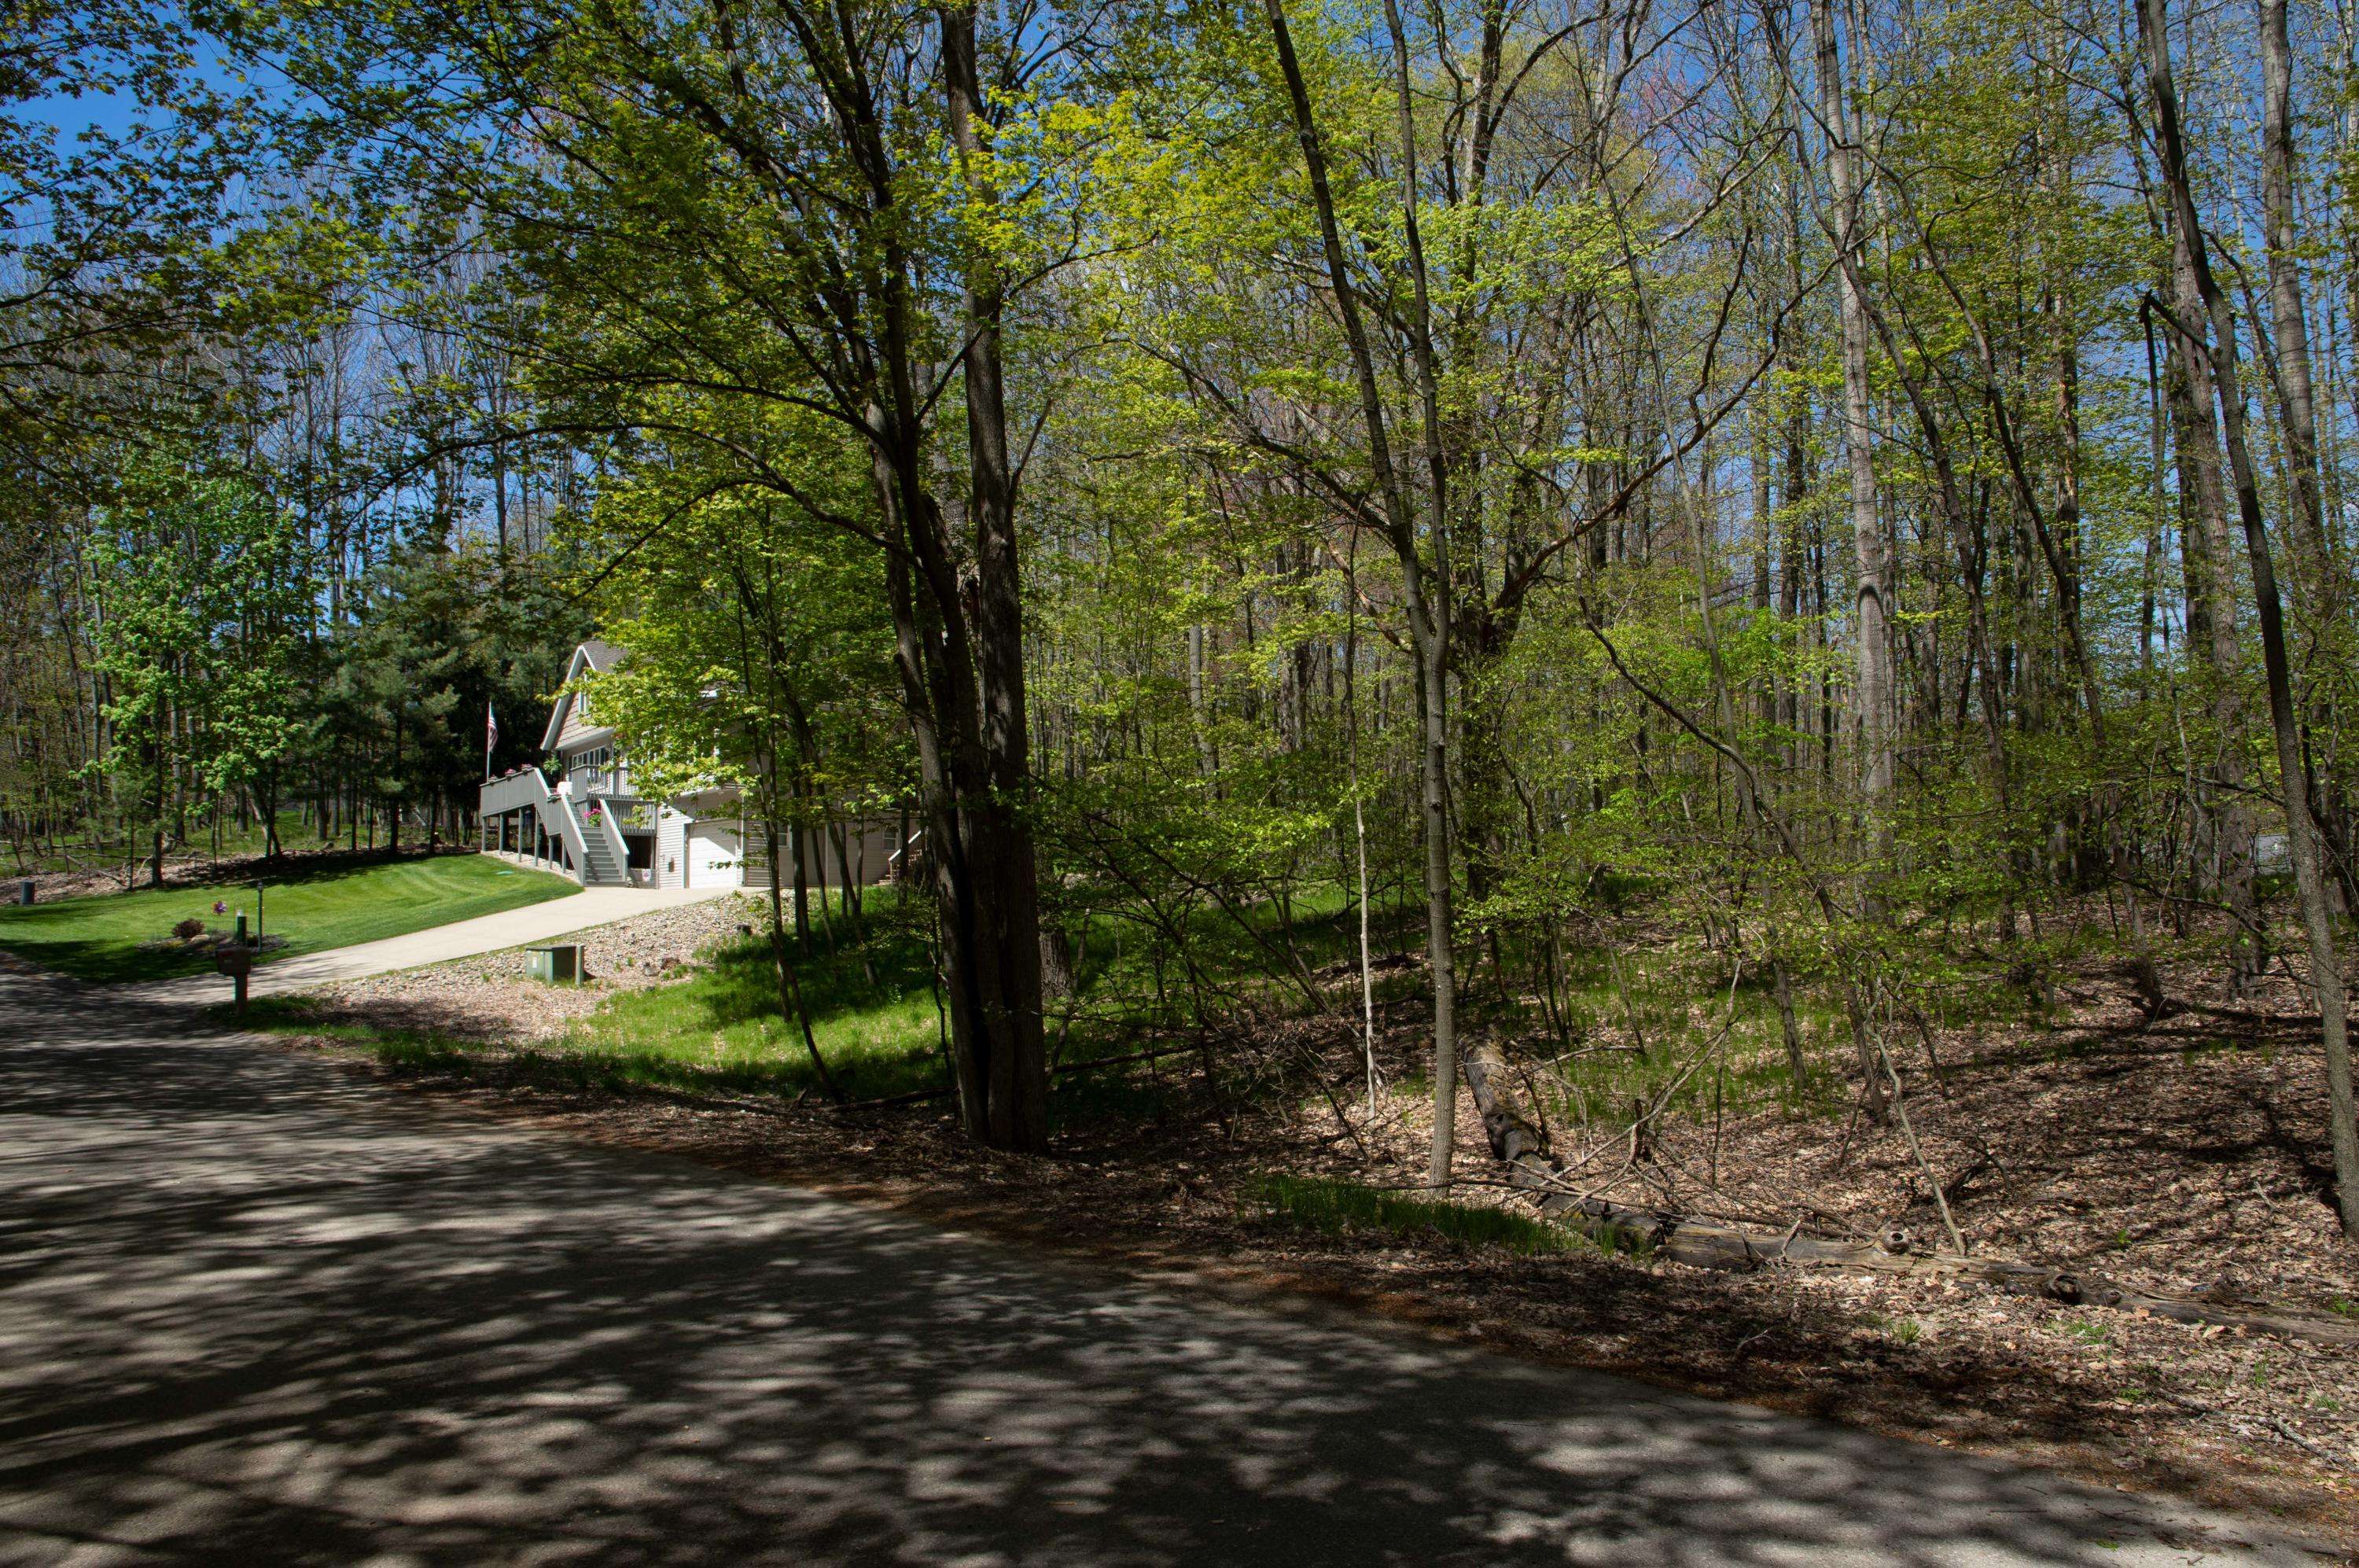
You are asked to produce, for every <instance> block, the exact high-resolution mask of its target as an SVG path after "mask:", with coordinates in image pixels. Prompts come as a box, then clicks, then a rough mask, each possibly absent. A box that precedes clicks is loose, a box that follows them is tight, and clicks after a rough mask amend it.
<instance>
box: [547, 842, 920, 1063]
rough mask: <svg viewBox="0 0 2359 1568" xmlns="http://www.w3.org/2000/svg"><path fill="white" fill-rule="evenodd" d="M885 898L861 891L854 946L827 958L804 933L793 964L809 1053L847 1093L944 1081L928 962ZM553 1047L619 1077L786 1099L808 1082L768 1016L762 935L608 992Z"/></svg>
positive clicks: (780, 1024) (770, 990) (800, 1055)
mask: <svg viewBox="0 0 2359 1568" xmlns="http://www.w3.org/2000/svg"><path fill="white" fill-rule="evenodd" d="M895 905H896V900H895V898H894V896H893V895H892V894H891V893H890V892H889V891H886V890H882V889H880V890H878V891H876V892H872V893H871V894H870V895H869V898H868V909H869V921H868V925H869V936H868V940H867V941H866V942H859V943H854V942H850V941H848V940H847V941H845V942H843V943H842V945H840V946H839V947H838V949H837V950H836V951H835V952H834V953H830V952H828V951H827V948H826V945H825V943H824V942H819V941H817V940H814V941H813V942H812V944H811V951H810V952H807V953H802V954H801V956H800V958H799V961H798V963H797V965H796V969H797V974H798V975H799V978H800V980H801V982H802V990H803V1000H804V1003H805V1004H806V1005H807V1006H808V1007H810V1014H811V1034H812V1036H813V1038H815V1039H816V1040H818V1042H819V1049H820V1054H821V1056H823V1057H825V1058H826V1059H827V1064H828V1068H829V1070H830V1071H831V1072H832V1073H834V1074H835V1077H836V1081H837V1083H839V1084H841V1085H842V1086H843V1089H844V1091H845V1092H846V1093H847V1094H851V1095H853V1097H855V1098H859V1099H868V1098H873V1097H875V1096H877V1095H881V1094H902V1093H906V1092H908V1091H909V1090H912V1089H930V1088H933V1087H936V1086H938V1085H940V1084H941V1083H945V1082H946V1081H947V1080H946V1073H945V1069H944V1066H943V1062H942V1052H941V1045H940V1024H939V1023H938V1021H937V1020H936V1018H935V1014H934V994H933V985H932V976H931V973H930V971H931V968H932V964H931V961H930V959H929V956H928V954H927V951H926V946H925V942H924V939H923V937H922V936H921V934H920V932H919V930H918V929H917V928H916V927H914V926H913V925H912V924H911V923H909V922H908V921H907V920H900V919H897V918H896V914H897V910H896V908H895ZM839 934H840V935H841V936H843V937H844V938H847V939H848V938H849V937H850V935H851V933H850V932H848V931H840V932H839ZM863 961H865V962H863ZM562 1049H563V1050H564V1051H567V1052H569V1053H571V1054H572V1055H574V1056H576V1057H580V1058H583V1059H586V1060H588V1061H591V1062H596V1063H598V1064H600V1065H601V1066H603V1067H604V1068H606V1069H607V1070H609V1071H611V1072H614V1073H617V1074H619V1075H620V1076H623V1077H626V1078H632V1079H636V1080H638V1081H641V1082H648V1083H665V1084H669V1085H673V1086H678V1087H711V1088H719V1089H731V1090H740V1091H743V1090H766V1091H770V1092H774V1093H775V1092H784V1093H787V1094H794V1093H798V1092H799V1091H801V1090H803V1089H806V1088H811V1089H815V1088H816V1087H817V1086H818V1083H819V1079H818V1075H817V1074H816V1073H813V1072H812V1071H811V1067H810V1051H808V1050H806V1049H805V1047H804V1045H803V1038H802V1029H801V1026H800V1025H799V1023H798V1022H797V1021H796V1020H795V1019H794V1018H793V1017H792V1016H791V1015H789V1016H788V1017H785V1018H781V1016H780V1014H779V1008H778V979H777V967H776V965H775V964H773V963H772V961H771V957H770V945H769V942H768V939H767V938H766V936H765V937H756V938H754V939H753V940H751V941H748V940H746V939H745V938H742V937H741V938H736V939H734V940H733V941H731V942H726V943H723V944H722V945H721V946H719V947H718V948H717V949H715V950H714V951H713V952H712V953H711V955H710V964H709V966H708V967H704V968H701V969H699V970H698V971H697V972H696V973H695V974H694V975H692V976H691V977H690V978H689V979H687V980H683V981H679V982H676V983H674V984H671V985H656V986H651V987H648V988H647V989H645V990H638V991H620V992H617V993H615V994H614V996H610V997H609V998H607V1000H606V1002H605V1004H604V1005H603V1006H602V1007H600V1008H599V1009H598V1010H597V1011H596V1012H594V1013H592V1014H591V1015H590V1016H589V1017H588V1018H582V1019H581V1020H579V1021H578V1022H576V1023H575V1024H574V1026H573V1028H572V1029H571V1032H570V1033H569V1035H568V1036H567V1038H566V1040H565V1041H564V1043H563V1047H562Z"/></svg>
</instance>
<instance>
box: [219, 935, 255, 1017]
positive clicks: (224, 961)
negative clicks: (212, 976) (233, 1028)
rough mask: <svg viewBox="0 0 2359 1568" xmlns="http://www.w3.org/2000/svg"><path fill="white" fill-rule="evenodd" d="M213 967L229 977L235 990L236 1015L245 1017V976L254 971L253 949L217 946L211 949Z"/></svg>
mask: <svg viewBox="0 0 2359 1568" xmlns="http://www.w3.org/2000/svg"><path fill="white" fill-rule="evenodd" d="M213 967H214V968H216V969H218V970H220V971H221V972H222V973H223V974H224V975H228V976H229V978H230V984H231V985H234V986H235V987H236V991H237V1016H238V1017H239V1018H244V1017H245V982H246V976H247V975H251V974H253V973H254V949H252V948H250V947H217V948H215V949H213Z"/></svg>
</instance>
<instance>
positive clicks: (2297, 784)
mask: <svg viewBox="0 0 2359 1568" xmlns="http://www.w3.org/2000/svg"><path fill="white" fill-rule="evenodd" d="M2166 3H2167V0H2139V5H2138V33H2139V40H2140V42H2141V43H2142V44H2143V46H2144V48H2145V51H2146V61H2147V79H2148V82H2149V83H2150V85H2151V86H2152V88H2153V92H2154V102H2155V121H2156V129H2157V132H2158V139H2159V141H2160V143H2161V148H2160V150H2161V155H2162V177H2163V186H2164V190H2165V191H2166V192H2167V194H2168V195H2169V200H2170V204H2171V208H2172V212H2173V214H2174V216H2175V217H2176V219H2177V222H2178V231H2179V250H2180V260H2181V265H2182V267H2184V268H2185V269H2186V271H2187V272H2188V273H2189V275H2190V278H2191V280H2192V281H2193V283H2194V284H2195V286H2196V289H2197V291H2198V293H2199V295H2200V298H2201V303H2202V305H2203V307H2204V312H2205V313H2204V317H2203V318H2201V319H2198V320H2196V321H2180V323H2179V330H2180V336H2181V337H2183V338H2185V339H2186V340H2187V343H2188V347H2189V352H2190V354H2191V355H2192V356H2193V358H2194V359H2195V360H2196V362H2197V364H2198V365H2199V366H2200V367H2201V368H2202V369H2203V370H2205V371H2207V372H2208V373H2209V374H2208V376H2205V377H2204V379H2205V380H2208V381H2209V382H2210V383H2211V385H2212V386H2213V387H2215V388H2216V391H2217V395H2218V397H2219V401H2220V422H2221V428H2222V430H2223V434H2224V435H2225V437H2226V440H2227V446H2228V461H2229V463H2230V464H2231V466H2232V467H2233V469H2234V474H2235V481H2236V509H2237V512H2238V514H2239V515H2240V517H2241V518H2242V521H2243V523H2244V526H2245V551H2246V554H2247V555H2248V557H2249V558H2250V561H2251V563H2252V572H2253V601H2254V606H2255V609H2256V612H2257V613H2258V615H2259V617H2260V622H2261V659H2262V663H2263V668H2264V670H2265V672H2266V674H2267V681H2268V692H2269V723H2270V726H2271V728H2272V729H2273V730H2274V731H2275V732H2276V737H2277V768H2278V770H2279V772H2280V774H2281V775H2282V778H2283V786H2282V787H2283V792H2284V795H2285V806H2286V839H2287V847H2288V849H2290V850H2291V851H2292V855H2293V866H2294V883H2295V887H2296V888H2297V890H2298V891H2299V895H2300V898H2301V915H2302V924H2303V927H2304V928H2305V930H2306V931H2307V933H2308V935H2309V938H2310V983H2311V985H2312V987H2313V988H2314V989H2315V990H2316V992H2317V994H2318V1010H2319V1018H2320V1024H2321V1042H2322V1044H2323V1045H2324V1047H2325V1055H2326V1084H2327V1126H2328V1130H2329V1134H2330V1137H2331V1138H2332V1143H2333V1146H2334V1178H2335V1192H2336V1197H2337V1199H2338V1207H2339V1208H2340V1211H2341V1214H2342V1219H2343V1234H2344V1235H2345V1236H2352V1237H2354V1238H2359V1118H2354V1110H2353V1104H2352V1087H2351V1042H2350V1037H2349V1033H2348V1029H2349V1022H2348V1019H2347V1018H2346V1016H2345V1013H2344V1007H2343V964H2342V959H2341V956H2340V955H2339V954H2338V953H2336V952H2335V944H2334V928H2333V924H2332V920H2331V918H2330V916H2329V914H2328V910H2327V907H2326V877H2325V874H2324V867H2323V866H2321V865H2320V855H2319V847H2320V846H2319V840H2318V830H2317V825H2316V823H2315V822H2314V821H2313V819H2312V817H2311V813H2310V786H2309V779H2308V775H2307V773H2306V771H2305V770H2304V768H2303V767H2302V757H2301V735H2300V730H2299V724H2298V723H2297V721H2296V719H2295V717H2294V708H2293V678H2292V671H2291V669H2290V664H2289V661H2288V659H2287V656H2286V639H2285V615H2284V609H2283V606H2282V604H2280V602H2279V600H2278V597H2277V572H2276V569H2275V566H2274V564H2273V562H2272V561H2271V559H2270V551H2269V539H2268V529H2267V524H2266V523H2265V522H2264V520H2263V518H2262V515H2261V495H2260V485H2259V483H2258V481H2257V479H2256V477H2255V474H2254V472H2253V463H2252V456H2251V452H2250V451H2249V450H2248V448H2247V446H2246V444H2245V414H2244V399H2243V397H2242V394H2241V391H2240V389H2239V387H2238V386H2237V374H2236V327H2235V320H2234V317H2233V316H2232V315H2231V314H2230V311H2229V305H2228V299H2227V296H2226V295H2225V294H2224V293H2223V292H2222V290H2221V289H2220V286H2219V283H2218V282H2217V280H2216V279H2214V278H2213V277H2212V267H2211V262H2210V260H2209V258H2208V257H2207V256H2206V255H2205V247H2204V244H2203V234H2202V229H2201V224H2200V223H2199V221H2198V219H2197V216H2196V212H2195V200H2194V196H2193V193H2192V191H2190V186H2189V182H2188V176H2187V153H2186V148H2185V147H2184V145H2183V143H2182V141H2181V137H2180V120H2179V98H2178V93H2177V91H2176V89H2175V88H2174V87H2173V85H2172V82H2171V70H2170V32H2169V14H2168V12H2167V11H2166V10H2165V5H2166ZM2282 20H2283V18H2282V16H2281V15H2280V16H2279V21H2280V23H2281V22H2282ZM2207 322H2208V325H2209V328H2210V332H2211V339H2212V341H2210V342H2207V341H2206V340H2205V338H2204V336H2203V332H2204V328H2205V326H2206V324H2207ZM2215 350H2216V352H2215Z"/></svg>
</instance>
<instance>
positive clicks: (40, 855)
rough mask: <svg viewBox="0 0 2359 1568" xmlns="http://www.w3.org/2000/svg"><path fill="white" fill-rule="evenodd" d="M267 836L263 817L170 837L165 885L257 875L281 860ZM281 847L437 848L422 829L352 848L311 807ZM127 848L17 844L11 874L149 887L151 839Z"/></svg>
mask: <svg viewBox="0 0 2359 1568" xmlns="http://www.w3.org/2000/svg"><path fill="white" fill-rule="evenodd" d="M413 831H417V830H413ZM264 842H265V840H264V836H263V832H262V826H261V823H260V822H254V823H251V824H248V825H245V826H243V827H235V828H226V829H224V831H223V833H222V835H221V838H220V842H219V843H215V842H214V840H213V839H212V835H211V834H209V833H208V834H199V835H197V836H195V837H192V838H190V839H185V840H178V841H168V842H167V843H166V845H165V849H164V882H165V885H166V886H167V887H211V886H213V885H215V884H218V883H223V882H237V881H246V882H251V881H253V880H254V878H255V875H256V873H257V871H259V870H263V869H266V868H268V867H269V866H272V865H273V864H274V863H273V862H272V861H271V860H269V859H268V858H267V857H266V856H265V855H264V854H263V844H264ZM438 847H440V848H442V849H462V848H465V847H466V845H465V844H461V843H454V842H452V841H451V840H447V839H446V840H444V841H443V843H442V844H440V846H438ZM278 850H279V853H278V859H277V862H276V863H275V864H276V865H277V866H286V865H288V864H289V863H296V864H310V863H312V862H334V861H353V862H355V863H375V862H377V861H383V860H388V859H392V860H398V859H403V858H408V857H413V856H416V855H424V854H427V853H429V850H428V848H427V840H426V835H425V834H424V833H423V832H422V831H421V832H419V833H418V837H417V839H416V841H415V842H414V843H412V844H408V845H405V846H404V847H403V848H401V849H399V850H390V849H386V848H383V847H380V846H379V845H377V844H375V843H374V842H372V843H371V844H369V845H368V846H367V847H366V848H361V847H358V846H353V847H349V848H348V847H346V845H345V843H344V841H343V840H342V839H332V840H328V841H324V842H323V841H322V840H321V838H320V836H319V832H318V830H317V829H316V828H314V827H313V826H312V825H311V824H310V823H309V822H305V821H304V820H303V813H301V812H300V811H281V812H280V813H279V814H278ZM127 853H128V855H129V858H127V859H126V858H125V855H126V851H125V846H124V845H123V844H120V843H92V844H58V845H55V846H52V847H49V848H48V849H39V848H34V847H31V846H19V847H17V848H16V849H15V850H13V851H12V852H11V856H10V858H11V863H12V864H11V867H10V869H9V871H8V873H7V879H8V880H10V881H14V880H16V878H18V877H23V878H26V879H27V880H29V881H30V882H32V884H33V885H34V887H36V888H37V889H38V893H39V896H40V898H42V899H44V900H48V899H51V898H81V897H82V896H83V895H85V894H91V893H122V892H127V891H130V890H131V889H133V888H136V887H145V886H147V867H148V860H147V850H146V849H145V848H144V847H143V846H138V845H134V846H132V847H131V848H130V849H129V851H128V852H127Z"/></svg>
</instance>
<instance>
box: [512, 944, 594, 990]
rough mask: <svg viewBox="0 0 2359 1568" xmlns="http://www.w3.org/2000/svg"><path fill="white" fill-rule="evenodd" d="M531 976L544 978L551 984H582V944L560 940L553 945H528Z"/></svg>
mask: <svg viewBox="0 0 2359 1568" xmlns="http://www.w3.org/2000/svg"><path fill="white" fill-rule="evenodd" d="M525 951H526V952H527V953H530V954H531V955H532V977H533V978H534V979H536V980H546V981H547V982H549V984H550V985H580V984H582V944H581V943H580V942H559V943H557V944H556V945H555V946H553V947H530V948H527V949H526V950H525Z"/></svg>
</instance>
